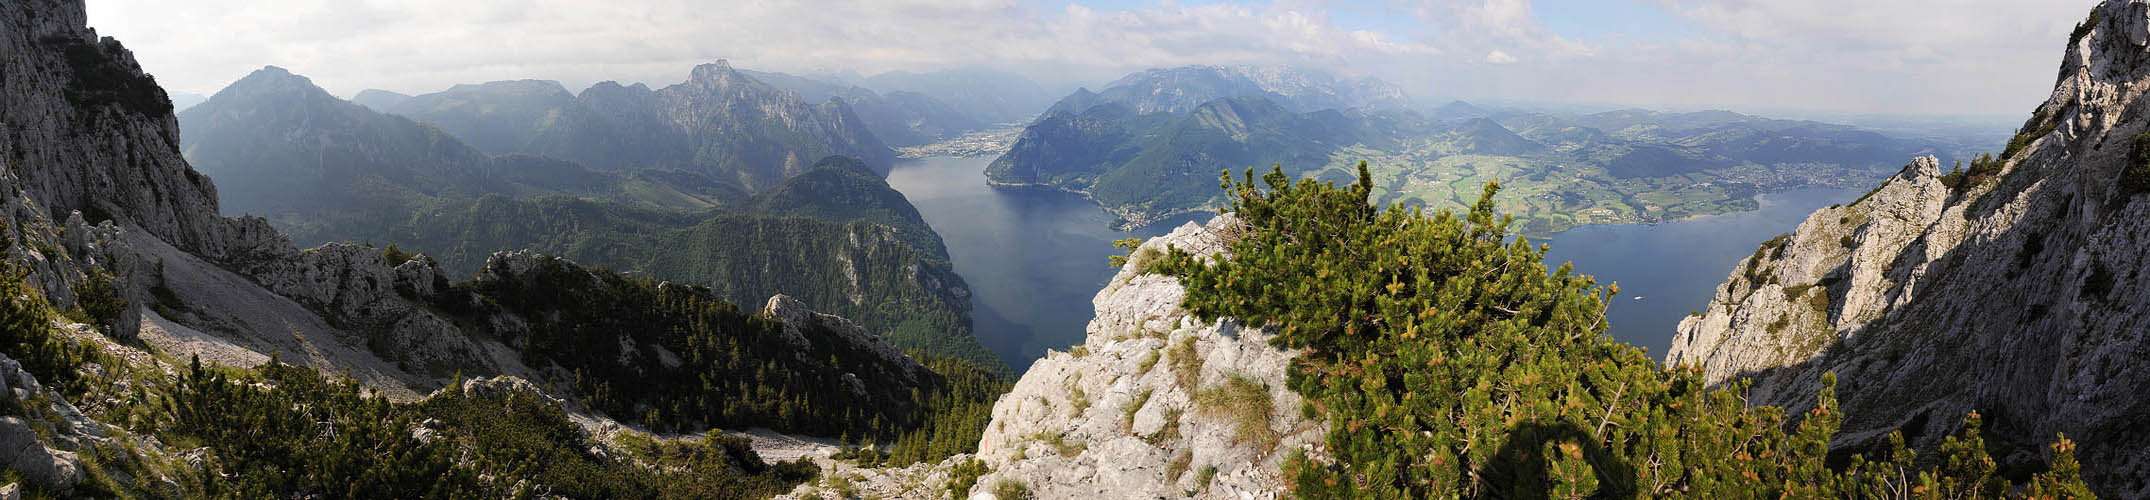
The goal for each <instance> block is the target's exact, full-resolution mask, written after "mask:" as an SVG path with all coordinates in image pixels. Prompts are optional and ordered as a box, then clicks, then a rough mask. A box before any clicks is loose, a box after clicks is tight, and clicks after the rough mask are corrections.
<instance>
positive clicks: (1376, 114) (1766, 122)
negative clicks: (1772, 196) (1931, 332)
mask: <svg viewBox="0 0 2150 500" xmlns="http://www.w3.org/2000/svg"><path fill="white" fill-rule="evenodd" d="M1413 107H1414V106H1411V103H1410V102H1409V100H1408V98H1407V97H1406V96H1403V95H1402V94H1401V93H1400V92H1397V91H1395V90H1394V86H1392V85H1387V84H1383V83H1381V82H1379V81H1376V80H1345V79H1341V78H1337V77H1332V76H1326V75H1323V74H1320V73H1318V72H1312V71H1307V70H1281V69H1278V70H1266V71H1265V70H1257V69H1246V68H1221V67H1213V66H1191V67H1182V68H1171V69H1155V70H1148V71H1143V72H1139V73H1135V74H1131V75H1128V76H1127V77H1124V78H1121V79H1120V80H1118V81H1115V82H1114V83H1113V84H1111V85H1110V86H1108V87H1106V88H1105V89H1104V90H1101V91H1096V92H1092V91H1089V90H1087V89H1085V90H1077V91H1076V92H1075V93H1073V94H1070V95H1068V96H1067V97H1065V98H1062V99H1061V100H1060V102H1058V103H1056V104H1054V105H1053V107H1052V108H1050V110H1048V111H1047V112H1046V113H1045V114H1044V115H1042V116H1040V117H1039V118H1038V119H1037V120H1036V121H1034V122H1032V123H1031V124H1030V125H1028V126H1027V127H1026V128H1025V129H1024V131H1023V132H1022V134H1021V135H1020V136H1019V138H1018V139H1017V141H1016V142H1015V144H1014V145H1013V146H1012V147H1011V148H1010V149H1009V150H1008V151H1007V152H1006V153H1005V154H1003V155H1002V156H1000V157H999V158H997V159H995V160H994V162H993V164H992V167H991V168H990V169H988V171H987V173H988V177H990V178H991V179H993V180H994V181H995V182H998V183H1004V184H1020V185H1040V186H1046V187H1052V188H1057V189H1062V190H1067V191H1072V192H1077V193H1081V194H1084V195H1086V196H1088V197H1089V198H1090V199H1092V200H1094V201H1096V202H1097V203H1098V204H1100V205H1102V206H1104V207H1105V208H1106V209H1107V210H1110V211H1112V212H1114V213H1116V214H1119V215H1120V217H1121V218H1122V220H1123V221H1125V222H1126V223H1127V224H1128V225H1139V224H1142V223H1144V222H1146V221H1151V220H1157V219H1160V218H1163V217H1166V216H1170V215H1174V214H1179V213H1185V212H1190V211H1199V210H1208V209H1213V208H1214V207H1216V206H1218V204H1219V203H1220V201H1221V200H1219V199H1218V198H1217V193H1216V192H1215V191H1214V190H1211V189H1208V188H1207V187H1208V186H1210V185H1212V184H1213V183H1214V180H1215V175H1216V173H1217V172H1219V171H1231V172H1235V173H1236V172H1241V171H1243V170H1244V169H1247V168H1256V169H1266V168H1268V167H1269V166H1272V165H1277V166H1282V167H1284V168H1285V169H1286V173H1288V174H1290V175H1292V176H1293V177H1299V178H1323V179H1331V180H1339V181H1343V180H1347V179H1350V178H1352V177H1353V176H1354V175H1355V174H1353V173H1352V168H1351V167H1352V166H1353V165H1355V164H1356V163H1358V162H1360V161H1366V162H1368V163H1369V164H1370V166H1371V167H1372V169H1373V171H1374V173H1375V174H1376V176H1377V177H1379V178H1382V179H1385V180H1388V181H1389V182H1387V183H1385V184H1384V185H1383V187H1381V188H1380V189H1379V191H1378V192H1377V193H1376V194H1377V196H1378V197H1379V199H1380V200H1381V201H1382V202H1383V203H1384V204H1388V203H1403V204H1405V205H1408V206H1425V207H1452V208H1454V207H1463V206H1467V205H1468V204H1469V203H1470V201H1471V200H1472V199H1473V198H1474V196H1475V193H1474V192H1473V189H1472V186H1477V185H1480V184H1483V183H1485V182H1490V181H1500V182H1502V183H1503V184H1504V185H1507V186H1509V187H1511V188H1512V189H1510V190H1508V191H1506V192H1505V193H1506V194H1504V195H1503V198H1502V199H1501V201H1502V202H1503V203H1504V204H1505V206H1508V207H1511V209H1513V210H1516V211H1517V213H1518V215H1519V217H1521V218H1522V219H1523V221H1524V222H1523V223H1524V227H1525V229H1526V231H1528V232H1530V233H1531V234H1536V235H1541V236H1542V235H1547V234H1551V233H1553V232H1557V231H1559V230H1562V229H1566V228H1568V227H1573V226H1575V225H1579V224H1587V223H1633V222H1655V221H1664V220H1675V219H1678V218H1682V217H1687V216H1693V215H1704V214H1711V213H1721V212H1726V211H1732V210H1741V209H1751V208H1752V205H1753V204H1754V201H1753V199H1752V197H1753V195H1754V194H1756V193H1761V192H1769V191H1776V190H1783V189H1792V188H1798V187H1809V186H1830V187H1850V186H1854V185H1857V184H1860V183H1863V182H1864V181H1865V180H1867V179H1872V178H1879V177H1881V176H1882V175H1885V172H1886V169H1887V168H1889V167H1888V165H1891V164H1893V163H1895V162H1897V161H1899V160H1900V159H1901V158H1905V157H1908V156H1910V155H1913V154H1925V153H1931V154H1939V155H1942V156H1943V157H1950V158H1959V157H1961V155H1964V154H1966V152H1967V151H1971V150H1974V149H1975V147H1976V146H1975V145H1973V144H1967V143H1965V142H1947V141H1938V142H1937V141H1933V140H1926V139H1922V140H1905V139H1896V138H1892V137H1888V136H1885V135H1882V134H1879V133H1875V132H1871V131H1866V130H1861V129H1857V128H1854V127H1849V126H1843V125H1833V124H1826V123H1819V122H1812V121H1795V120H1776V119H1769V118H1762V117H1756V116H1750V115H1743V114H1738V113H1732V112H1727V111H1706V112H1694V113H1660V112H1653V111H1647V110H1632V109H1630V110H1615V111H1608V112H1600V113H1591V114H1582V115H1560V114H1552V113H1544V112H1535V111H1529V110H1521V109H1508V108H1500V109H1489V108H1484V107H1480V106H1475V105H1471V104H1469V103H1464V102H1460V101H1458V102H1452V103H1449V104H1446V105H1442V106H1437V107H1434V108H1431V109H1426V110H1424V112H1423V113H1421V112H1420V111H1415V110H1413V109H1412V108H1413Z"/></svg>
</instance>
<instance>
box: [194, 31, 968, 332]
mask: <svg viewBox="0 0 2150 500" xmlns="http://www.w3.org/2000/svg"><path fill="white" fill-rule="evenodd" d="M712 78H720V77H712ZM708 84H709V85H712V86H716V85H721V84H722V83H721V82H709V83H708ZM510 86H526V87H537V88H541V87H542V86H540V85H527V84H524V83H521V82H511V83H510ZM488 87H491V89H489V90H488V89H487V88H488ZM501 87H502V86H500V85H489V86H469V87H463V88H461V91H472V92H474V93H475V94H476V96H475V97H473V96H468V95H466V96H463V97H455V96H454V95H452V94H453V93H449V94H451V95H446V96H435V97H440V99H437V100H435V101H433V102H436V103H449V102H460V103H461V104H448V105H441V106H435V107H431V108H421V107H414V106H410V104H413V103H423V102H425V101H423V99H428V96H419V97H416V98H413V99H412V100H411V103H405V104H406V106H405V109H464V108H468V107H482V106H481V105H476V104H470V103H471V102H477V101H482V100H483V99H491V98H497V97H500V96H502V95H512V93H508V92H502V89H501ZM601 87H602V86H601ZM615 87H616V86H615ZM735 88H736V87H735ZM606 95H608V94H606V93H605V91H604V90H601V89H593V90H592V91H589V92H585V97H593V98H594V97H602V96H606ZM630 95H632V94H630ZM691 95H709V94H707V93H703V92H697V93H694V94H691ZM784 95H785V96H787V97H788V96H791V94H789V93H785V94H784ZM790 99H791V100H792V102H795V101H796V98H795V97H790ZM719 102H735V101H732V100H720V101H719ZM737 102H761V101H756V100H753V99H741V100H739V101H737ZM772 102H784V101H783V100H781V99H779V100H776V101H772ZM699 105H709V103H706V102H704V103H690V104H689V106H699ZM495 109H498V107H496V108H495ZM569 109H574V108H569ZM630 109H632V108H630ZM644 109H658V108H644ZM711 114H713V113H711ZM734 114H737V113H734ZM457 116H480V117H490V118H501V117H512V116H514V114H512V113H504V112H503V113H491V114H466V115H457ZM179 121H180V124H181V127H182V128H183V129H184V133H183V134H182V136H183V137H184V138H185V139H184V140H185V142H184V143H182V148H183V151H184V152H185V153H186V155H187V157H188V160H189V161H190V162H191V163H193V164H194V165H196V166H197V167H198V168H200V169H201V171H202V172H203V173H205V174H208V175H209V176H210V177H211V178H212V179H214V180H216V181H217V182H218V187H219V188H220V189H219V194H220V195H221V196H222V199H223V203H224V207H225V210H227V211H228V212H229V213H252V214H256V215H262V216H265V217H266V218H268V219H269V220H270V221H271V222H272V223H275V224H276V225H277V226H278V227H279V228H280V229H282V230H284V231H285V232H286V233H288V234H290V235H291V237H292V239H293V240H294V241H295V242H298V243H301V244H308V245H311V244H315V243H322V242H339V241H349V242H375V243H379V244H384V245H385V244H388V243H396V244H399V245H402V246H403V248H405V249H408V250H412V251H420V252H425V253H427V254H428V255H431V256H433V257H434V258H436V259H438V260H439V262H440V264H441V265H442V266H443V267H445V268H446V269H448V270H450V271H451V272H456V273H468V272H475V271H476V269H477V267H478V266H480V265H482V264H483V263H484V262H486V259H487V257H488V256H490V255H492V253H493V252H495V251H500V250H514V249H532V250H537V251H541V252H546V253H551V254H557V255H562V256H565V257H568V258H571V259H574V260H576V261H578V262H581V263H584V264H589V265H603V266H610V267H613V268H616V269H622V270H632V271H638V272H642V273H647V274H649V275H652V276H655V277H659V278H663V279H672V280H679V281H685V282H692V283H700V284H706V285H709V286H711V287H712V288H715V289H717V290H718V291H719V292H721V293H723V294H724V295H725V296H726V297H729V298H732V299H734V300H740V301H746V300H758V299H755V297H768V296H769V295H773V294H777V293H783V294H788V295H791V296H794V297H797V298H798V299H799V300H801V301H803V302H805V303H807V304H809V305H811V306H812V307H815V308H816V309H818V310H823V311H829V312H832V313H837V314H841V315H843V316H845V317H847V318H851V319H853V320H855V321H858V322H859V323H860V324H862V325H865V326H866V327H868V328H870V329H872V330H874V331H876V332H879V333H882V334H885V335H889V336H890V339H891V340H892V341H893V342H895V343H897V344H898V345H901V346H904V347H909V348H918V349H926V350H929V351H932V352H935V353H940V354H946V355H953V356H958V357H963V358H965V359H969V360H971V361H975V362H978V363H980V364H982V365H985V366H1002V365H1001V363H1000V362H999V361H998V359H997V358H995V357H994V356H993V355H992V354H990V353H989V352H988V351H986V350H984V348H983V347H981V346H979V345H978V344H977V342H976V341H975V340H974V339H972V338H971V337H970V336H969V335H970V333H969V332H970V320H969V304H970V302H969V297H968V293H969V292H968V291H967V289H966V287H965V285H964V284H963V282H962V280H961V278H959V277H957V276H956V275H955V274H954V271H953V269H952V267H951V265H950V264H949V263H948V256H947V250H946V249H945V248H944V247H943V245H942V243H941V241H940V238H939V236H938V235H936V234H935V233H934V232H933V230H932V229H931V228H930V227H929V226H927V225H926V223H925V221H924V219H922V218H921V217H920V216H919V215H918V212H917V210H916V209H915V208H913V207H912V206H911V205H910V203H909V202H908V201H907V200H906V199H905V198H904V197H903V195H902V194H901V193H899V192H897V191H895V190H894V189H893V188H890V187H889V186H888V184H887V183H886V181H884V180H883V179H882V178H881V175H882V173H881V171H879V170H876V169H874V168H873V167H871V166H869V165H867V164H866V163H864V162H862V161H860V160H857V159H852V158H846V157H840V156H838V157H826V158H823V159H820V160H818V161H816V162H814V163H811V164H809V165H806V166H802V167H799V168H798V170H799V172H798V174H797V175H796V176H792V177H789V178H785V179H780V180H779V181H778V182H776V183H774V184H772V185H770V186H767V187H766V189H764V190H763V191H762V192H760V193H759V194H756V195H752V196H750V195H748V194H747V193H746V192H744V191H743V190H740V189H739V188H738V187H737V184H735V183H734V182H731V181H729V180H723V179H717V178H712V177H710V176H707V175H704V174H702V173H700V172H697V171H693V170H651V169H637V170H628V171H601V170H592V169H588V168H585V167H583V166H582V165H580V164H577V163H575V162H572V161H568V160H560V159H554V158H549V157H540V156H535V155H529V154H522V153H514V154H508V155H501V156H487V155H486V154H484V153H483V152H480V151H478V150H477V149H476V148H472V147H470V146H467V145H465V144H464V143H463V142H462V141H461V140H460V139H459V138H457V137H455V136H453V135H451V134H448V133H446V132H444V131H443V130H441V129H440V128H438V127H435V126H432V125H428V124H425V123H421V122H417V121H414V120H411V119H409V118H404V117H401V116H396V115H389V114H383V113H378V112H375V111H372V110H370V109H367V108H366V107H363V106H360V105H357V104H354V103H352V102H350V101H344V100H341V99H337V98H335V97H334V96H331V95H329V94H328V93H327V92H326V91H323V90H321V89H320V88H319V87H316V86H314V85H313V83H312V82H311V81H309V80H307V79H306V78H305V77H301V76H298V75H293V74H291V73H289V72H287V71H285V70H283V69H281V68H275V67H270V68H264V69H262V70H260V71H256V72H255V73H254V74H252V75H249V76H247V77H246V78H243V79H241V80H240V81H239V82H237V83H234V84H232V85H231V86H230V87H228V88H226V89H224V90H223V91H221V92H218V93H217V95H216V96H215V97H213V98H211V99H210V100H209V101H208V102H205V103H203V104H202V105H201V106H197V107H195V108H194V109H192V110H190V111H189V112H187V113H185V114H183V115H182V116H180V119H179ZM481 128H482V129H485V130H499V129H500V128H499V127H492V128H485V127H481Z"/></svg>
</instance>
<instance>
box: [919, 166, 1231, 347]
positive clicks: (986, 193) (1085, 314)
mask: <svg viewBox="0 0 2150 500" xmlns="http://www.w3.org/2000/svg"><path fill="white" fill-rule="evenodd" d="M991 162H992V159H991V158H923V159H917V160H902V161H899V162H898V163H897V164H896V168H895V171H893V172H891V173H889V175H888V184H889V185H890V186H893V187H895V188H896V190H897V191H901V192H902V193H903V196H904V197H905V198H909V199H910V200H911V204H912V205H915V206H917V207H918V211H919V213H920V215H923V216H925V218H926V223H927V224H929V225H931V226H933V231H934V232H937V233H940V235H941V239H942V240H943V241H944V242H946V243H947V245H948V256H949V258H950V259H952V260H954V261H955V266H956V274H958V275H961V276H963V281H964V282H965V283H968V284H969V285H970V290H971V297H972V299H971V315H972V326H973V328H972V329H973V331H974V332H975V334H976V335H977V336H978V341H979V342H980V343H983V344H985V347H986V349H990V350H992V351H993V353H994V354H998V355H1000V357H1001V359H1003V360H1007V361H1008V364H1009V365H1011V366H1014V367H1015V369H1016V370H1017V371H1021V370H1024V369H1026V368H1028V367H1029V366H1030V362H1031V361H1032V360H1035V359H1037V358H1039V357H1041V356H1044V355H1045V350H1046V349H1048V348H1050V349H1067V347H1068V346H1070V345H1074V344H1076V343H1080V342H1082V339H1083V327H1084V326H1085V325H1088V324H1089V323H1090V316H1091V313H1092V310H1091V308H1090V298H1091V297H1093V296H1095V295H1097V291H1098V290H1099V289H1101V288H1104V286H1105V281H1106V280H1110V279H1112V275H1113V273H1114V272H1116V271H1117V270H1115V269H1113V268H1112V267H1111V266H1110V265H1108V264H1106V257H1107V256H1110V255H1112V254H1114V253H1115V252H1116V251H1121V250H1119V249H1116V248H1113V246H1112V241H1113V240H1117V239H1122V238H1130V237H1140V238H1149V237H1154V236H1159V235H1163V234H1165V233H1169V232H1172V228H1174V227H1178V226H1179V225H1181V224H1185V223H1187V222H1189V221H1206V220H1208V218H1209V215H1189V216H1184V217H1176V218H1173V219H1171V220H1166V221H1162V222H1159V223H1157V224H1154V225H1151V226H1149V227H1146V228H1142V229H1138V230H1135V231H1131V232H1129V231H1115V230H1113V229H1112V227H1111V223H1112V220H1113V216H1112V214H1110V213H1106V212H1105V211H1104V209H1101V208H1098V206H1097V204H1095V203H1091V202H1090V201H1089V200H1085V199H1083V198H1082V197H1081V196H1076V195H1073V194H1068V193H1064V192H1059V191H1054V190H1047V189H1034V188H995V187H992V186H988V185H986V183H985V166H986V164H988V163H991Z"/></svg>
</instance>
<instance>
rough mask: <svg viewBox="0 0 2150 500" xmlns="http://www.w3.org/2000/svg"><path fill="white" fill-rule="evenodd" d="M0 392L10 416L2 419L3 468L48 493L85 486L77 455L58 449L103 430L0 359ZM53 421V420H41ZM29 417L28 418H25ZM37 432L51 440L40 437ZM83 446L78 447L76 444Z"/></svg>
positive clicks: (18, 365)
mask: <svg viewBox="0 0 2150 500" xmlns="http://www.w3.org/2000/svg"><path fill="white" fill-rule="evenodd" d="M0 384H4V385H0V390H5V391H7V394H5V395H0V397H5V398H7V402H8V406H10V407H11V408H9V410H10V411H7V412H6V413H7V415H6V416H0V467H6V468H7V469H8V470H12V471H15V472H16V473H19V474H21V475H22V478H23V479H24V480H27V481H29V482H30V483H31V484H35V485H38V486H39V487H42V488H46V489H48V490H53V491H59V492H66V491H68V490H72V489H74V487H75V485H76V484H78V483H80V482H82V460H81V459H80V458H77V457H76V456H75V453H73V452H69V451H63V450H60V449H56V448H55V446H65V445H64V444H62V443H63V442H73V441H76V440H79V439H84V438H102V437H103V436H104V429H103V425H101V424H98V423H96V422H93V421H91V420H90V419H89V418H88V417H84V416H82V412H81V411H79V410H76V409H75V406H74V405H72V404H68V403H67V402H66V401H63V400H60V399H59V398H57V397H54V396H53V395H52V394H50V393H48V392H46V390H45V388H44V386H43V385H40V384H38V383H37V377H34V376H31V375H30V373H29V372H26V371H23V369H22V364H21V363H18V362H16V361H15V360H13V359H9V358H8V357H7V356H6V355H0ZM48 415H49V416H52V417H54V418H52V419H51V420H46V419H44V418H42V417H44V416H48ZM25 417H28V418H25ZM39 427H42V428H44V430H45V432H46V433H50V434H52V435H53V437H52V438H50V439H48V438H45V437H44V436H42V435H40V433H39V432H38V431H39V429H38V428H39ZM77 446H79V444H77Z"/></svg>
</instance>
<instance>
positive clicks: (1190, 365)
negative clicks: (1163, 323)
mask: <svg viewBox="0 0 2150 500" xmlns="http://www.w3.org/2000/svg"><path fill="white" fill-rule="evenodd" d="M1165 356H1167V357H1170V358H1172V375H1173V377H1175V378H1176V380H1178V381H1179V384H1180V387H1182V388H1185V389H1187V390H1189V391H1193V390H1196V389H1200V388H1201V387H1200V386H1199V384H1201V382H1202V353H1201V352H1199V351H1196V350H1195V348H1194V336H1192V335H1190V336H1187V337H1184V338H1181V339H1180V341H1179V343H1178V344H1176V345H1173V346H1172V348H1171V349H1169V350H1167V351H1165Z"/></svg>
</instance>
